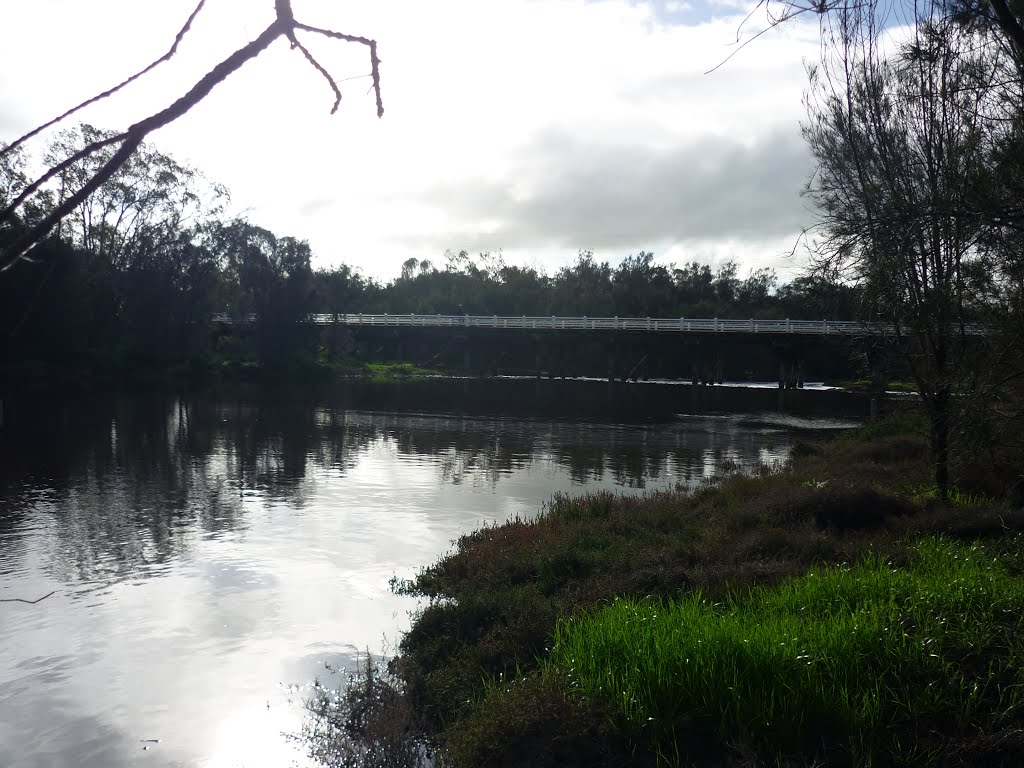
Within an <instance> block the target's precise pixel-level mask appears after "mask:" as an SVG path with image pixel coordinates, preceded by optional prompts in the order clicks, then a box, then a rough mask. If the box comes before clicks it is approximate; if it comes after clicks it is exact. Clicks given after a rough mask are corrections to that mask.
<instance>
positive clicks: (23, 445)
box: [0, 389, 850, 768]
mask: <svg viewBox="0 0 1024 768" xmlns="http://www.w3.org/2000/svg"><path fill="white" fill-rule="evenodd" d="M2 403H3V410H2V411H0V599H3V600H6V601H10V600H12V599H14V598H21V599H26V600H27V599H36V598H39V597H42V596H43V595H46V594H48V593H50V592H53V594H52V595H50V596H49V597H47V598H46V599H44V600H42V601H41V602H39V603H37V604H34V605H29V604H25V603H21V602H3V603H0V766H4V768H44V767H45V768H51V767H52V766H83V767H85V768H93V767H95V768H121V767H122V766H150V767H154V768H155V767H157V766H159V767H161V768H162V767H170V766H186V767H188V768H193V767H196V768H198V767H199V766H204V767H206V766H210V767H214V766H215V767H217V768H220V767H222V766H223V767H227V766H232V767H233V766H247V767H248V768H263V767H264V766H266V767H267V768H269V767H270V766H273V767H274V768H281V766H288V765H305V763H304V760H303V752H302V745H301V744H298V743H295V742H294V741H292V740H290V739H289V738H287V736H286V734H289V733H292V734H294V733H296V732H298V731H299V729H300V727H301V723H302V717H303V708H302V702H303V700H304V698H305V697H307V696H308V695H309V690H310V685H311V684H312V681H313V680H314V679H315V678H317V677H318V676H319V677H320V679H321V680H322V681H323V682H324V683H325V684H326V685H337V684H339V683H340V682H341V678H342V675H340V674H333V673H332V672H331V671H330V670H329V669H328V666H329V667H331V668H333V669H340V668H345V667H351V666H352V664H353V663H354V660H355V659H356V657H357V654H359V653H360V652H365V651H367V650H368V651H370V652H372V653H374V654H380V653H386V652H388V651H390V650H393V649H394V647H395V644H396V643H397V640H398V637H399V635H400V633H401V632H402V630H403V629H404V628H405V627H407V626H408V622H409V618H408V616H409V612H410V611H411V610H413V609H414V607H415V602H414V601H413V600H412V599H410V598H406V597H399V596H396V595H393V594H391V592H390V590H389V587H388V582H389V580H390V579H391V578H392V577H393V576H398V577H407V576H410V575H412V574H413V573H415V571H416V570H417V568H418V567H420V566H421V565H426V564H429V563H431V562H433V561H434V560H436V559H437V557H438V556H439V555H441V554H442V553H444V552H445V551H446V550H448V549H449V548H450V547H451V544H452V541H453V540H454V539H456V538H457V537H458V536H459V535H460V534H462V533H465V532H468V531H471V530H473V529H474V528H476V527H478V526H480V525H481V524H483V523H487V522H492V521H502V520H506V519H508V518H509V517H511V516H514V515H520V516H530V515H534V514H536V513H537V512H538V511H540V510H541V509H542V508H543V506H544V504H545V503H546V502H547V501H548V500H549V499H550V498H551V496H552V494H554V493H556V492H560V491H562V492H582V491H585V490H597V489H612V490H616V491H621V492H624V493H638V492H643V491H647V490H654V489H666V488H673V487H676V486H677V485H684V486H694V485H697V484H699V483H701V482H703V481H705V480H707V479H709V478H713V477H715V476H716V475H717V474H719V473H721V472H723V471H737V470H739V471H743V470H750V469H751V468H752V467H753V466H754V465H755V464H756V463H757V462H767V463H772V462H777V461H782V460H784V459H785V458H786V456H787V455H788V452H789V449H790V446H791V445H792V443H793V442H794V441H795V440H796V439H806V437H807V436H808V435H811V436H814V435H817V434H820V433H821V431H822V430H826V431H827V430H834V429H837V428H842V427H845V426H849V425H850V422H848V421H839V420H828V419H822V418H820V417H803V418H796V417H784V416H781V415H779V414H775V415H767V416H765V415H762V416H759V417H751V416H750V415H749V414H748V415H745V416H741V415H722V414H701V415H690V416H687V415H685V414H683V413H680V414H676V415H674V416H670V417H665V416H664V415H661V416H660V417H659V418H658V420H657V421H643V420H634V421H633V422H631V423H621V422H616V421H602V420H594V419H587V420H583V419H579V418H577V419H574V420H554V419H551V418H549V417H529V416H527V415H517V416H515V417H514V418H513V417H498V416H493V415H491V416H487V415H469V414H461V415H460V414H452V413H448V414H444V413H422V412H420V413H410V412H400V411H398V410H366V409H361V408H358V407H353V403H352V402H351V401H350V400H347V399H343V400H342V401H340V402H339V401H338V400H336V399H332V398H329V397H326V398H318V397H314V396H308V397H292V398H284V397H281V396H280V395H279V393H275V392H274V391H273V390H272V389H271V390H270V391H264V392H262V393H261V394H260V395H259V396H244V397H243V396H238V395H231V396H229V395H223V394H221V395H211V394H200V395H195V394H191V395H177V394H166V393H164V394H149V395H139V394H131V395H126V394H108V395H103V396H99V395H93V396H88V397H86V396H78V397H68V396H61V397H42V396H38V397H32V398H29V397H24V396H22V397H21V398H18V399H11V398H8V399H7V400H4V401H2ZM356 405H358V403H356ZM519 410H520V411H521V410H523V409H519ZM527 410H528V409H527Z"/></svg>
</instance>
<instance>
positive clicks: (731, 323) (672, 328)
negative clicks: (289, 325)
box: [311, 314, 892, 335]
mask: <svg viewBox="0 0 1024 768" xmlns="http://www.w3.org/2000/svg"><path fill="white" fill-rule="evenodd" d="M311 319H312V321H313V322H314V323H316V324H318V325H332V324H335V323H337V324H341V325H351V326H367V327H384V328H386V327H394V328H403V327H405V328H408V327H417V328H508V329H518V330H560V331H561V330H578V331H654V332H663V333H665V332H668V333H672V332H674V333H769V334H803V335H808V334H813V335H828V334H837V335H860V334H864V333H886V332H890V333H891V332H892V327H891V326H887V325H884V324H875V325H872V326H866V325H865V324H864V323H860V322H857V321H847V320H754V319H747V320H735V319H724V318H687V317H671V318H667V317H561V316H557V315H537V316H531V315H417V314H407V315H406V314H401V315H392V314H339V315H328V314H318V315H313V316H312V318H311Z"/></svg>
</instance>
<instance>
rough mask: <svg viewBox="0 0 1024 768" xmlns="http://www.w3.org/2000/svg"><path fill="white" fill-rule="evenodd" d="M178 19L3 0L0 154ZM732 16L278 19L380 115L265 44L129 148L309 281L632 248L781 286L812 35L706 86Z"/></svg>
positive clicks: (360, 5)
mask: <svg viewBox="0 0 1024 768" xmlns="http://www.w3.org/2000/svg"><path fill="white" fill-rule="evenodd" d="M195 1H196V0H159V1H157V0H146V1H145V2H144V1H142V0H89V2H83V0H32V2H13V1H11V2H7V3H6V4H5V6H6V7H5V8H4V15H5V19H4V23H3V25H2V26H0V139H5V140H10V139H13V138H14V137H15V136H16V135H19V134H21V133H22V132H24V131H25V130H27V129H29V128H31V127H34V125H36V124H38V123H40V122H43V121H45V120H47V119H49V118H51V117H53V116H54V115H56V114H58V113H59V112H61V111H63V110H64V109H66V108H67V107H69V106H71V105H73V104H75V103H77V102H78V101H81V100H84V99H85V98H87V97H89V96H92V95H94V94H95V93H96V92H97V91H99V90H102V89H105V88H107V87H109V86H110V85H112V84H114V83H116V82H118V81H119V80H121V79H123V77H125V76H126V75H128V74H130V73H131V72H133V71H135V70H137V69H140V68H141V67H142V66H144V65H145V64H147V63H149V62H150V61H151V60H152V59H154V58H156V57H157V56H158V55H160V54H162V53H163V52H165V51H166V50H167V48H168V47H169V46H170V43H171V41H172V39H173V37H174V34H175V33H176V32H177V30H178V28H179V27H180V26H181V24H182V23H183V21H184V19H185V18H187V16H188V14H189V12H190V11H191V10H192V7H193V6H194V4H195ZM753 5H754V2H753V0H749V1H748V0H707V1H704V2H700V1H699V0H652V1H650V2H645V1H643V0H633V1H632V2H631V1H630V0H597V1H596V2H589V1H587V2H583V1H581V0H430V2H426V1H425V0H373V1H372V2H370V1H363V2H355V1H350V2H344V3H343V2H340V0H294V8H295V12H296V16H297V17H298V18H299V20H300V21H303V22H305V23H309V24H311V25H314V26H320V27H329V28H332V29H335V30H337V31H341V32H346V33H349V34H357V35H363V36H367V37H372V38H375V39H376V40H377V41H378V44H379V53H380V57H381V59H382V61H383V63H382V65H381V76H382V80H383V83H382V85H383V97H384V107H385V114H384V117H383V118H382V119H380V120H378V119H377V117H376V114H375V108H374V103H373V96H372V94H371V93H369V92H368V88H369V85H370V82H369V80H368V79H353V80H349V81H347V82H345V83H342V87H343V91H344V94H345V98H344V101H343V102H342V106H341V109H340V110H339V111H338V113H337V114H335V115H334V116H331V115H330V114H329V113H330V106H331V102H332V96H331V93H330V91H329V89H328V88H327V86H326V84H325V83H324V81H323V80H322V79H321V78H320V76H319V75H317V74H316V72H314V71H313V70H312V69H311V68H310V67H309V65H308V64H306V63H305V62H304V60H303V58H302V56H301V55H300V54H299V53H298V52H296V51H290V50H289V49H288V47H287V45H286V44H284V43H283V42H280V41H279V42H278V43H277V44H275V46H274V48H272V49H271V50H270V51H268V52H266V53H265V54H264V55H263V56H262V57H261V58H260V59H258V60H256V61H254V62H251V63H250V64H249V65H248V66H247V67H246V68H244V69H243V70H242V71H240V72H239V73H237V74H236V75H235V76H234V77H233V78H232V79H230V80H229V81H227V82H225V83H224V84H222V85H221V86H219V87H218V88H217V89H216V90H214V92H213V93H212V94H211V95H210V97H208V98H207V100H206V101H205V102H203V104H201V105H200V106H199V107H198V108H196V109H195V110H193V111H192V112H191V113H189V114H188V115H186V116H185V117H184V118H182V119H180V120H179V121H178V122H176V123H174V124H172V125H171V126H168V127H167V128H165V129H163V130H161V131H159V132H157V133H155V134H153V135H152V136H151V141H152V143H153V144H155V145H156V146H157V147H158V148H160V149H162V150H163V151H166V152H168V153H170V154H172V155H174V156H175V157H176V158H177V159H179V160H183V161H187V162H190V163H191V164H193V165H195V166H196V167H198V168H199V169H201V170H202V171H203V172H204V173H205V174H206V175H207V176H208V177H210V178H211V179H213V180H216V181H218V182H221V183H223V184H225V185H227V186H228V187H229V188H230V190H231V192H232V206H233V208H234V210H235V211H236V212H242V213H244V214H245V215H247V216H248V217H249V218H250V220H252V221H253V222H254V223H256V224H259V225H261V226H265V227H267V228H269V229H271V230H273V231H274V232H276V233H277V234H279V235H294V236H296V237H299V238H303V239H307V240H309V241H310V243H311V245H312V247H313V250H314V253H315V258H316V262H317V264H318V265H323V266H326V265H331V264H336V263H339V262H345V263H348V264H351V265H353V266H355V267H358V268H359V269H360V270H361V271H362V272H364V273H365V274H368V275H372V276H375V277H378V278H382V279H391V278H393V277H395V276H397V274H398V272H399V269H400V265H401V263H402V262H403V261H405V260H406V259H408V258H409V257H415V258H417V259H430V260H431V261H433V262H434V263H435V264H438V265H443V264H444V252H445V250H446V249H449V248H451V249H454V250H460V249H466V250H468V251H470V252H471V253H474V254H475V253H478V252H481V251H492V252H494V251H498V250H501V251H502V252H503V255H504V257H505V260H506V262H508V263H514V264H527V265H531V266H537V267H542V268H544V269H545V270H546V271H547V272H548V273H549V274H550V273H553V272H554V271H555V270H557V269H558V267H560V266H562V265H563V264H567V263H571V262H572V261H573V260H575V257H576V253H577V251H579V250H580V249H589V250H593V251H594V252H595V253H596V255H597V256H598V257H599V258H601V259H607V260H609V261H611V262H612V263H613V264H615V263H618V261H620V260H621V258H622V257H623V256H625V255H627V254H630V253H636V252H637V251H639V250H648V251H653V252H654V253H655V254H656V256H657V257H658V260H659V261H660V262H673V261H674V262H676V263H680V262H683V261H690V260H693V259H696V260H700V261H709V262H712V263H715V262H721V261H724V260H726V259H730V258H733V259H736V260H737V261H739V262H740V264H741V273H743V274H745V273H746V272H747V270H748V269H752V268H756V267H760V266H765V265H770V266H773V267H775V268H776V269H777V270H778V271H779V272H780V275H781V276H782V277H783V278H784V279H785V278H789V277H792V276H794V275H795V274H796V273H797V272H798V271H799V269H800V267H801V264H802V260H801V259H800V258H799V257H797V258H789V257H788V256H786V254H788V252H789V251H790V249H791V248H792V247H793V245H794V243H795V242H796V239H797V236H798V234H799V232H800V230H801V227H802V226H803V225H805V224H808V223H810V218H811V217H810V214H809V212H808V210H807V202H806V201H805V200H803V199H801V197H800V190H801V188H802V187H803V185H804V183H805V182H806V180H807V177H808V175H809V174H810V172H811V169H812V163H811V159H810V156H809V154H808V152H807V149H806V148H805V146H804V145H803V142H802V140H801V138H800V127H799V122H800V119H801V117H802V115H803V109H802V105H801V96H802V93H803V90H804V88H805V85H806V76H805V72H804V62H805V61H812V62H813V61H814V60H815V59H816V57H817V56H818V53H819V48H818V28H817V24H816V22H815V21H814V20H808V22H806V23H790V24H788V25H786V26H785V27H784V28H783V29H781V30H779V31H775V32H772V33H770V34H767V35H765V36H763V37H761V38H760V39H759V40H757V41H756V42H755V43H753V44H751V45H748V46H747V47H746V48H744V49H743V50H742V51H741V52H740V53H738V54H737V55H736V56H734V57H733V58H732V59H731V60H730V61H729V62H728V63H726V64H724V66H722V67H720V68H718V69H717V70H716V71H715V72H713V73H711V74H704V72H705V71H707V70H709V69H711V68H712V67H714V66H715V65H717V64H719V63H721V62H722V61H723V59H725V58H726V57H727V56H728V55H729V54H730V53H731V52H732V51H733V50H735V45H734V41H735V39H736V35H737V29H738V27H739V25H740V23H741V22H742V20H743V17H744V16H745V15H746V14H747V13H748V12H749V11H750V10H751V8H752V7H753ZM272 14H273V2H272V0H207V7H206V9H205V10H204V11H203V13H202V14H201V15H200V17H199V19H198V20H197V23H196V25H195V28H194V30H193V32H192V33H191V34H190V36H189V37H187V38H186V40H185V42H184V43H183V45H182V47H181V49H180V52H179V54H178V56H177V57H176V58H175V59H174V60H172V62H171V63H169V64H165V65H164V68H165V69H163V70H162V71H158V73H157V74H155V75H153V76H150V77H149V78H148V79H147V80H145V81H143V82H141V83H139V84H137V85H135V86H133V87H132V88H131V89H130V90H126V91H124V92H122V93H121V94H119V95H118V96H117V97H115V98H114V99H111V100H109V101H108V102H105V103H103V104H101V105H97V106H96V107H94V108H91V109H90V110H89V111H87V112H85V113H84V114H83V115H82V118H81V119H82V120H84V121H86V122H90V123H92V124H94V125H96V126H97V127H102V128H123V127H126V126H127V125H128V124H130V123H132V122H134V121H136V120H137V119H139V118H140V117H143V116H145V115H147V114H149V113H151V112H152V111H155V110H156V109H159V108H161V107H163V106H165V105H166V104H168V103H169V102H170V101H172V100H173V99H174V98H176V97H177V96H179V95H180V94H181V93H183V92H184V91H185V90H186V89H187V88H188V87H189V86H190V85H191V84H192V83H193V82H194V81H195V80H196V79H198V77H199V76H201V75H202V74H203V73H204V72H205V71H206V70H207V69H209V67H210V66H211V65H212V64H214V63H216V62H217V61H219V60H220V59H222V58H224V57H225V56H227V55H228V54H229V53H230V52H231V51H233V50H234V49H236V48H237V47H239V46H240V45H243V44H244V43H245V42H247V41H249V40H250V39H252V38H253V37H255V36H256V35H257V34H258V33H259V32H260V31H262V29H263V28H264V27H265V26H266V25H267V24H268V23H269V22H270V20H271V18H272ZM758 20H759V19H758V18H757V17H755V22H756V21H758ZM756 28H757V27H756V26H754V27H749V29H751V30H752V31H756ZM308 43H309V47H310V48H311V50H313V52H314V54H315V55H316V56H317V57H318V58H320V60H321V61H322V63H323V64H324V65H325V66H326V67H327V68H328V69H329V70H330V71H331V72H332V73H333V74H334V76H335V77H337V78H339V79H340V78H349V77H358V76H360V75H365V74H367V73H368V72H369V60H368V55H367V52H366V49H365V48H363V47H361V46H356V45H346V44H343V43H339V42H332V41H327V40H318V39H310V40H308ZM37 146H38V145H37Z"/></svg>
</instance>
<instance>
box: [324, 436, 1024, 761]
mask: <svg viewBox="0 0 1024 768" xmlns="http://www.w3.org/2000/svg"><path fill="white" fill-rule="evenodd" d="M920 426H921V425H920V424H918V423H917V422H915V421H914V420H913V419H907V418H904V419H903V420H901V421H890V422H886V423H883V424H879V425H875V426H873V427H871V428H866V429H862V430H859V431H856V432H853V433H850V434H848V435H846V436H844V437H843V438H841V439H840V440H838V441H837V442H835V443H832V444H829V445H808V444H802V445H799V446H798V447H797V450H796V451H795V452H794V454H795V456H794V459H793V461H792V462H790V464H789V465H787V466H785V467H762V468H761V471H760V472H759V473H757V475H756V476H754V477H744V476H739V475H735V476H730V477H727V478H726V479H724V480H723V481H722V482H720V483H718V484H716V485H714V486H708V487H704V488H701V489H699V490H697V491H694V492H685V491H680V492H675V493H658V494H650V495H647V496H645V497H640V498H621V497H617V496H614V495H610V494H596V495H587V496H582V497H573V498H570V497H558V498H555V499H554V500H553V501H552V503H551V505H550V506H549V508H548V509H547V510H546V511H545V513H544V514H543V515H541V516H540V517H539V518H537V519H535V520H530V521H526V520H516V521H512V522H510V523H507V524H504V525H500V526H494V527H489V528H485V529H482V530H480V531H477V532H475V533H472V534H470V535H468V536H465V537H463V538H462V539H461V540H459V542H458V543H457V545H456V547H455V549H454V550H453V551H452V552H451V553H450V554H449V555H447V556H445V557H444V558H442V559H441V560H440V561H439V562H438V563H436V564H435V565H433V566H431V567H429V568H427V569H425V570H423V571H422V572H421V573H420V574H419V575H418V576H416V577H415V578H414V579H412V580H411V581H410V582H407V583H403V584H399V585H397V586H398V588H399V589H401V590H402V591H405V592H407V593H410V594H415V595H420V596H422V597H424V598H427V599H428V600H427V602H426V604H425V606H424V607H423V609H422V610H421V612H420V613H419V614H418V616H417V617H416V618H415V621H414V623H413V626H412V628H411V629H410V631H409V633H408V634H407V635H406V637H405V638H404V640H403V642H402V645H401V653H400V656H399V657H398V658H397V659H396V660H395V662H394V663H393V671H394V673H395V675H396V680H397V682H396V683H395V684H394V687H398V688H401V689H402V690H404V693H405V695H404V696H403V697H397V698H396V697H389V698H388V700H389V701H391V702H399V701H400V702H401V703H400V704H395V706H393V707H391V711H390V712H388V711H380V712H379V713H378V714H377V715H374V716H373V717H371V718H370V719H371V720H372V719H374V717H376V718H377V719H378V720H379V725H380V728H378V729H377V730H373V729H370V730H372V731H373V732H374V733H375V734H376V735H375V736H374V739H375V740H376V741H377V742H378V743H387V742H389V740H391V741H394V740H401V739H402V738H407V737H408V735H409V733H410V732H411V731H410V730H409V729H410V727H411V724H414V723H415V724H416V726H417V727H418V728H420V729H422V730H424V731H426V732H427V733H428V734H429V735H430V736H431V738H432V739H433V740H434V741H435V742H436V743H437V744H438V745H439V746H440V747H441V751H442V754H443V755H444V759H445V760H446V761H447V762H448V763H450V764H452V765H454V766H484V765H501V766H519V765H521V766H528V765H529V766H539V765H552V766H553V765H580V766H583V765H588V766H591V765H599V766H613V765H654V764H658V763H659V762H660V763H662V764H680V765H689V764H697V765H720V764H725V765H751V766H752V765H759V764H763V763H765V762H767V763H771V764H784V765H843V766H845V765H868V764H871V765H933V764H948V765H979V766H980V765H992V764H1000V763H1002V764H1007V765H1009V764H1017V763H1018V762H1020V761H1022V760H1024V693H1022V690H1024V672H1022V665H1024V635H1022V633H1021V631H1020V630H1021V629H1024V627H1022V626H1021V614H1020V608H1021V607H1022V606H1024V579H1022V578H1021V576H1020V574H1021V566H1022V565H1024V539H1022V538H1021V536H1020V535H1019V534H1018V531H1020V530H1022V529H1024V513H1022V512H1021V510H1020V503H1019V499H1013V498H1011V497H1008V496H1007V495H1006V493H1007V491H1008V490H1009V489H1010V486H1011V485H1012V483H1013V481H1014V479H1015V478H1016V477H1017V476H1018V475H1020V474H1021V468H1020V467H1019V465H1014V464H1013V463H1005V464H1001V463H999V461H996V462H995V463H992V462H991V461H989V462H987V463H986V464H985V465H983V466H962V467H960V468H959V470H960V472H959V473H960V477H961V480H962V484H961V487H960V489H959V491H958V493H957V494H955V495H954V497H953V501H947V502H940V501H938V500H936V499H935V498H934V494H933V493H930V492H929V485H928V483H929V478H930V476H931V467H930V466H929V462H928V458H927V447H926V442H925V440H924V439H923V437H921V436H920V434H918V431H919V427H920ZM380 684H381V683H380V681H379V680H378V681H377V682H376V683H375V685H376V688H375V690H377V692H378V693H377V694H375V695H376V696H377V698H378V699H379V698H380V696H379V686H380ZM353 690H354V691H356V692H358V686H356V688H355V689H353ZM357 700H358V697H355V698H351V697H350V702H351V701H357ZM350 706H351V704H350ZM396 708H397V709H400V710H401V712H402V716H401V717H400V718H398V717H396V716H395V710H396ZM343 709H344V708H343ZM392 721H393V722H403V723H405V726H404V727H403V730H402V735H400V734H398V733H396V732H395V731H394V730H388V729H387V728H385V727H384V726H383V723H385V722H392ZM336 723H337V721H336ZM364 725H365V718H364ZM341 730H345V729H344V728H342V729H341ZM326 732H328V731H324V732H321V735H323V733H326ZM339 732H340V731H339V730H338V729H335V736H337V735H338V733H339ZM396 754H397V753H396ZM380 764H382V765H386V764H396V765H397V764H400V763H398V762H395V763H387V762H382V763H380Z"/></svg>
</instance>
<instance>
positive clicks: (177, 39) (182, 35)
mask: <svg viewBox="0 0 1024 768" xmlns="http://www.w3.org/2000/svg"><path fill="white" fill-rule="evenodd" d="M204 5H206V0H199V5H197V6H196V7H195V10H193V11H192V13H191V15H190V16H189V17H188V20H187V21H186V22H185V26H183V27H182V28H181V30H180V31H179V32H178V34H177V35H175V36H174V43H173V45H171V48H170V50H169V51H167V53H165V54H164V55H163V56H161V57H160V58H159V59H157V60H156V61H154V62H153V63H152V64H150V65H149V66H148V67H146V68H145V69H143V70H141V71H139V72H136V73H135V74H134V75H132V76H131V77H129V78H128V79H127V80H124V81H122V82H120V83H118V84H117V85H115V86H114V87H113V88H110V89H109V90H106V91H104V92H103V93H100V94H98V95H96V96H93V97H92V98H91V99H87V100H85V101H83V102H82V103H81V104H79V105H78V106H77V107H72V108H71V109H69V110H68V111H67V112H65V113H64V114H63V115H60V116H58V117H55V118H53V120H50V121H49V122H47V123H43V124H42V125H40V126H38V127H36V128H33V129H32V130H31V131H29V132H28V133H26V134H25V135H24V136H22V137H20V138H18V139H15V140H14V141H13V142H11V143H10V144H8V145H7V146H6V147H3V148H2V149H0V156H2V155H5V154H6V153H8V152H13V151H14V150H15V149H17V148H18V147H20V146H21V145H22V144H24V143H25V142H26V141H28V140H29V139H31V138H32V137H33V136H36V135H38V134H40V133H42V132H43V131H45V130H46V129H47V128H52V127H53V126H55V125H57V124H58V123H62V122H64V121H65V120H67V119H68V118H69V117H71V116H72V115H73V114H75V113H76V112H80V111H81V110H83V109H85V108H86V107H88V106H89V105H91V104H95V103H96V102H97V101H102V100H103V99H105V98H107V97H109V96H113V95H114V94H115V93H117V92H118V91H120V90H121V89H122V88H124V87H126V86H128V85H130V84H132V83H133V82H135V81H136V80H138V79H139V78H140V77H142V76H143V75H146V74H148V73H150V72H152V71H153V70H154V69H156V68H157V67H158V66H159V65H161V64H163V63H164V62H165V61H169V60H170V59H171V58H172V57H173V56H174V54H175V53H177V52H178V46H179V45H180V44H181V41H182V40H183V39H184V38H185V35H187V34H188V32H189V30H190V29H191V28H192V22H193V21H195V19H196V16H198V15H199V12H200V11H201V10H203V6H204ZM0 220H2V217H0Z"/></svg>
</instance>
